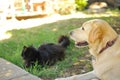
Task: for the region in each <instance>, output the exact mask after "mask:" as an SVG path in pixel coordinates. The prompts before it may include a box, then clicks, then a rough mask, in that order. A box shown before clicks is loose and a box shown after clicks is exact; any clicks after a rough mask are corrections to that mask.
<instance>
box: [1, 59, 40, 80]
mask: <svg viewBox="0 0 120 80" xmlns="http://www.w3.org/2000/svg"><path fill="white" fill-rule="evenodd" d="M0 80H41V79H40V78H38V77H36V76H34V75H32V74H30V73H28V72H26V71H25V70H23V69H21V68H19V67H17V66H16V65H14V64H12V63H10V62H8V61H6V60H4V59H2V58H0Z"/></svg>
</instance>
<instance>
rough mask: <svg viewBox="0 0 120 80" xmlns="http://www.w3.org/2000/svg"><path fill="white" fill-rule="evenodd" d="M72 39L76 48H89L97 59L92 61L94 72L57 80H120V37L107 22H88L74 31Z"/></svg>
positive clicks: (99, 20) (71, 33)
mask: <svg viewBox="0 0 120 80" xmlns="http://www.w3.org/2000/svg"><path fill="white" fill-rule="evenodd" d="M70 37H71V38H72V39H73V40H74V41H75V45H76V46H79V47H81V46H86V45H88V46H89V52H90V54H91V55H93V57H94V58H95V59H94V60H92V64H93V69H94V70H93V71H92V72H90V73H87V74H83V75H77V76H72V77H69V78H64V79H57V80H91V79H92V78H94V77H96V76H97V77H98V78H99V79H100V80H120V36H118V34H117V33H116V32H115V31H114V30H113V29H112V27H111V26H110V25H109V24H108V23H107V22H106V21H104V20H101V19H93V20H90V21H87V22H85V23H83V25H82V26H81V27H80V28H77V29H74V30H72V31H71V32H70ZM93 74H95V75H93ZM90 75H92V76H91V77H90ZM88 78H89V79H88Z"/></svg>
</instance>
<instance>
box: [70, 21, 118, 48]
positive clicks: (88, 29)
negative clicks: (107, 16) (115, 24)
mask: <svg viewBox="0 0 120 80" xmlns="http://www.w3.org/2000/svg"><path fill="white" fill-rule="evenodd" d="M116 36H117V33H116V32H115V31H114V30H113V29H112V28H111V26H110V25H109V24H108V23H107V22H106V21H104V20H101V19H93V20H90V21H87V22H85V23H83V25H82V26H81V27H80V28H77V29H74V30H72V31H71V32H70V37H71V38H72V39H73V40H74V41H75V44H76V46H86V45H94V44H96V45H101V46H102V47H103V46H105V45H106V43H107V42H108V41H110V40H113V39H114V38H116Z"/></svg>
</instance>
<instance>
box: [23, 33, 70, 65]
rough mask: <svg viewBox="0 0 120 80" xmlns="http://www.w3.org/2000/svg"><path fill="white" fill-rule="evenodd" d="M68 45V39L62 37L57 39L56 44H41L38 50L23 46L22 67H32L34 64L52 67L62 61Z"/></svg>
mask: <svg viewBox="0 0 120 80" xmlns="http://www.w3.org/2000/svg"><path fill="white" fill-rule="evenodd" d="M69 44H70V40H69V38H68V37H67V36H63V35H62V36H61V37H60V38H59V39H58V44H54V43H47V44H42V45H41V46H40V47H39V48H38V49H36V48H34V47H33V46H29V47H26V46H24V47H23V50H22V54H21V56H22V58H23V59H24V65H25V67H30V66H31V65H34V64H35V62H37V63H38V64H40V65H41V66H44V65H49V66H50V65H53V64H55V63H56V61H58V60H63V59H64V57H65V49H66V48H67V46H68V45H69Z"/></svg>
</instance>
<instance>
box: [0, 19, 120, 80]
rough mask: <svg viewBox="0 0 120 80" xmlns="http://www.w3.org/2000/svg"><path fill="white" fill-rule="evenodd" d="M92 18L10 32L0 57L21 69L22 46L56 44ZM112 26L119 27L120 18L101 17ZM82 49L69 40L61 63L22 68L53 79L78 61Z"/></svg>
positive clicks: (4, 41)
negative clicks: (60, 37) (61, 37)
mask: <svg viewBox="0 0 120 80" xmlns="http://www.w3.org/2000/svg"><path fill="white" fill-rule="evenodd" d="M90 19H93V18H81V19H69V20H61V21H57V22H54V23H49V24H44V25H41V26H37V27H34V28H30V29H20V30H12V31H9V33H11V34H12V37H11V38H10V39H7V40H3V41H0V57H2V58H5V59H6V60H8V61H10V62H12V63H14V64H16V65H18V66H20V67H22V68H23V60H22V58H21V51H22V48H23V46H24V45H27V46H29V45H34V46H35V47H38V46H39V45H40V44H43V43H49V42H53V43H57V39H58V37H59V36H60V35H67V36H69V34H68V33H69V32H70V31H71V30H73V29H75V28H78V27H80V26H81V25H82V23H83V22H85V21H87V20H90ZM101 19H104V20H106V21H108V22H109V23H110V24H111V25H113V26H120V23H119V21H120V17H102V18H101ZM85 50H86V48H84V49H78V48H76V47H74V43H73V41H72V40H71V45H70V46H69V47H68V48H67V50H66V57H65V59H64V60H63V61H60V62H57V63H56V64H55V65H54V66H52V67H48V66H46V67H44V68H41V67H40V66H37V65H36V66H34V67H33V68H24V69H25V70H26V71H29V72H30V73H32V74H34V75H36V76H39V77H42V78H50V79H54V78H56V77H58V76H60V75H63V74H64V70H66V69H67V68H69V67H70V66H71V65H72V64H73V63H75V62H77V61H79V58H78V57H80V56H81V55H83V53H84V51H85Z"/></svg>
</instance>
